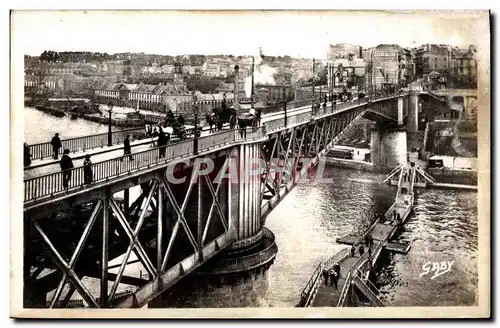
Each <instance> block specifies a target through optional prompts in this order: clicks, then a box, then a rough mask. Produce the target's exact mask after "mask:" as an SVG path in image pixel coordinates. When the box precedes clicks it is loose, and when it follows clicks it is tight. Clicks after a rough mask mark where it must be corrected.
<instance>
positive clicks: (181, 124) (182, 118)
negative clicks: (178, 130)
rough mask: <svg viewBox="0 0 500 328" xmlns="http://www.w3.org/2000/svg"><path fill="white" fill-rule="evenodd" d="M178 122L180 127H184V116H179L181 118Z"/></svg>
mask: <svg viewBox="0 0 500 328" xmlns="http://www.w3.org/2000/svg"><path fill="white" fill-rule="evenodd" d="M177 122H178V123H179V125H180V126H183V125H184V123H185V122H184V117H183V116H182V114H180V115H179V117H178V118H177Z"/></svg>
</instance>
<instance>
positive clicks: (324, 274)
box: [323, 269, 328, 286]
mask: <svg viewBox="0 0 500 328" xmlns="http://www.w3.org/2000/svg"><path fill="white" fill-rule="evenodd" d="M323 278H324V279H325V286H328V271H326V269H323Z"/></svg>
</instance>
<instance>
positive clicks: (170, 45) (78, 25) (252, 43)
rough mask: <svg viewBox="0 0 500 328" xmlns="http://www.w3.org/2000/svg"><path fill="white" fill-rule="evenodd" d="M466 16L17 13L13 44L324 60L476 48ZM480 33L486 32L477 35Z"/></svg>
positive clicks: (37, 49) (33, 49) (29, 48)
mask: <svg viewBox="0 0 500 328" xmlns="http://www.w3.org/2000/svg"><path fill="white" fill-rule="evenodd" d="M470 15H471V14H470V13H469V14H464V13H455V14H453V15H452V14H451V13H450V12H448V13H437V14H436V13H431V12H427V13H408V12H400V13H397V14H395V13H394V12H392V13H388V12H375V11H373V12H345V11H344V12H332V11H329V12H327V11H310V12H293V11H262V12H259V11H254V12H244V11H239V12H238V11H226V12H215V11H212V12H209V11H204V12H201V11H200V12H182V11H156V12H155V11H146V12H139V11H122V12H106V11H88V12H55V11H53V12H36V11H33V12H15V13H14V14H13V15H12V21H13V25H12V26H13V42H14V46H15V47H16V49H19V51H21V52H22V53H24V54H29V55H39V54H41V53H42V52H43V51H44V50H55V51H95V52H108V53H117V52H144V53H156V54H170V55H178V54H234V55H252V54H255V53H256V52H257V51H258V48H259V47H262V50H263V52H264V54H269V55H290V56H294V57H306V58H312V57H316V58H324V57H325V54H326V50H327V48H328V44H334V43H344V42H345V43H352V44H358V45H361V46H363V47H372V46H376V45H378V44H381V43H394V44H399V45H402V46H407V47H412V46H417V45H421V44H424V43H444V44H451V45H457V46H460V45H461V46H464V47H466V46H468V45H469V44H474V43H475V39H476V35H477V32H476V31H477V27H476V26H477V21H476V20H474V19H472V18H470V17H471V16H470ZM483 33H484V30H483Z"/></svg>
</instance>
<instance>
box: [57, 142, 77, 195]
mask: <svg viewBox="0 0 500 328" xmlns="http://www.w3.org/2000/svg"><path fill="white" fill-rule="evenodd" d="M68 154H69V149H65V150H64V155H63V156H62V157H61V162H60V163H59V164H60V165H61V171H62V175H63V187H64V189H68V186H69V180H71V172H72V170H71V169H72V168H73V167H74V166H73V160H72V159H71V157H69V155H68Z"/></svg>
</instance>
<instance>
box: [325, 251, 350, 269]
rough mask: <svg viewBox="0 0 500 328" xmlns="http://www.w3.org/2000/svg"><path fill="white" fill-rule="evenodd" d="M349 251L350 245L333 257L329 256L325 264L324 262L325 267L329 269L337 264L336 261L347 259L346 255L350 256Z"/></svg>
mask: <svg viewBox="0 0 500 328" xmlns="http://www.w3.org/2000/svg"><path fill="white" fill-rule="evenodd" d="M349 253H350V247H349V248H344V249H343V250H341V251H340V252H338V253H337V254H335V255H333V256H332V257H331V258H329V259H328V260H327V261H326V262H325V263H324V264H323V267H324V268H325V269H326V270H329V269H331V267H332V266H333V265H334V264H335V263H338V262H340V261H342V260H343V259H345V258H346V257H348V256H349Z"/></svg>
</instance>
